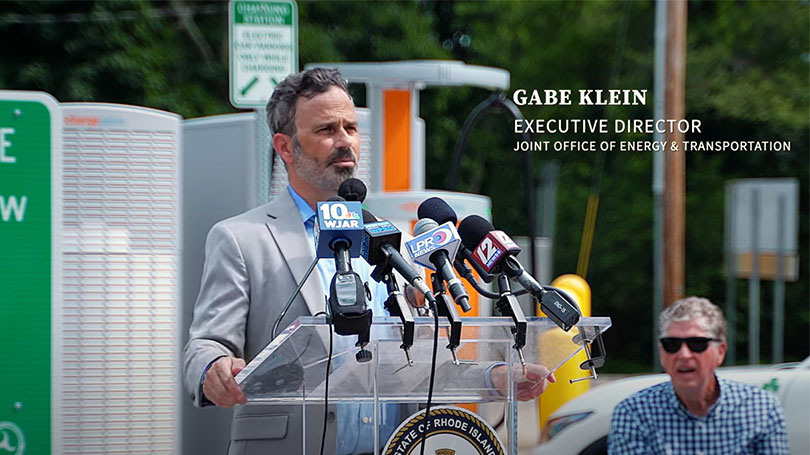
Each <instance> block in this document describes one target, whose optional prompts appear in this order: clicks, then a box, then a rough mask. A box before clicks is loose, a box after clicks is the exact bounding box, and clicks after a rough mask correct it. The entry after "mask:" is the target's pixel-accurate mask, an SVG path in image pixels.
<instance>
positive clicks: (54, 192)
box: [0, 91, 62, 454]
mask: <svg viewBox="0 0 810 455" xmlns="http://www.w3.org/2000/svg"><path fill="white" fill-rule="evenodd" d="M61 136H62V135H61V115H60V111H59V107H58V105H57V103H56V100H54V99H53V98H51V97H50V96H48V95H46V94H44V93H30V92H29V93H26V92H8V91H0V365H3V367H2V373H0V444H2V446H0V449H4V450H5V451H7V452H9V453H11V454H22V453H29V454H36V453H43V454H48V453H51V450H52V445H51V412H52V409H51V400H52V399H53V398H55V396H54V395H55V394H54V393H53V392H52V390H51V384H52V376H53V368H52V365H53V363H52V362H53V360H54V359H53V358H52V357H54V356H53V355H52V345H53V344H54V343H53V341H54V340H53V339H52V336H51V334H52V329H51V327H52V325H51V324H52V319H53V316H52V315H54V314H58V313H57V312H55V311H54V309H55V308H56V307H58V304H56V305H54V303H53V302H57V301H58V300H57V299H58V297H59V296H58V294H59V292H58V291H59V290H58V286H54V285H53V283H54V278H56V277H58V276H59V274H58V273H59V272H58V270H59V269H58V268H59V266H58V264H59V259H60V258H59V246H58V239H57V237H58V233H59V229H58V226H59V223H60V222H61V217H60V215H59V210H60V209H59V207H60V204H59V199H60V197H59V194H60V191H61V180H60V171H59V163H60V161H61V158H60V156H59V153H60V150H61Z"/></svg>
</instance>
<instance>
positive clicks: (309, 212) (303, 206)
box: [287, 185, 315, 223]
mask: <svg viewBox="0 0 810 455" xmlns="http://www.w3.org/2000/svg"><path fill="white" fill-rule="evenodd" d="M287 190H288V191H289V192H290V196H291V197H292V200H293V202H295V207H296V208H297V209H298V213H299V214H300V215H301V222H302V223H306V222H307V220H309V219H310V218H312V217H314V216H315V210H313V209H312V207H310V206H309V204H307V201H305V200H304V198H302V197H301V195H300V194H298V193H297V192H296V191H295V190H294V189H293V187H292V186H290V185H287Z"/></svg>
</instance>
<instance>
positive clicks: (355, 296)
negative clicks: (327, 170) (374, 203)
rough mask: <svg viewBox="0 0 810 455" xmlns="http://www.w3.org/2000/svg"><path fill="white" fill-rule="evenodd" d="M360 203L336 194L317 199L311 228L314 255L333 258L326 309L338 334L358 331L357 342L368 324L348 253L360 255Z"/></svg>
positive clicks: (368, 312) (361, 290)
mask: <svg viewBox="0 0 810 455" xmlns="http://www.w3.org/2000/svg"><path fill="white" fill-rule="evenodd" d="M361 211H362V207H361V206H360V203H359V202H357V201H346V200H345V199H343V198H342V197H340V196H335V197H332V198H329V200H328V201H325V202H318V206H317V214H318V224H317V227H318V229H317V230H316V232H315V243H316V244H317V249H316V251H317V257H318V259H321V258H334V259H335V275H334V276H333V277H332V282H331V283H330V285H329V300H328V302H329V309H330V312H331V314H332V319H333V320H334V323H335V332H337V333H338V334H339V335H360V338H361V342H360V343H361V344H362V341H363V339H367V336H368V330H369V327H370V326H371V316H372V314H371V310H370V309H369V308H368V307H367V306H366V300H365V292H364V291H365V288H364V286H363V280H362V279H361V278H360V275H358V274H357V273H356V272H354V271H353V270H352V264H351V261H350V258H351V257H358V256H360V246H361V243H362V240H363V221H362V217H361Z"/></svg>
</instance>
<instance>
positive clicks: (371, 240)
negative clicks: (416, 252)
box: [360, 209, 432, 299]
mask: <svg viewBox="0 0 810 455" xmlns="http://www.w3.org/2000/svg"><path fill="white" fill-rule="evenodd" d="M363 231H364V234H363V243H362V245H361V246H360V255H361V256H363V259H365V260H366V262H368V263H369V264H371V265H374V266H376V265H379V264H384V263H387V264H388V265H390V266H391V267H393V268H394V270H396V271H397V272H399V274H400V275H402V277H403V278H405V280H406V281H407V282H408V283H409V284H410V285H411V286H413V287H415V288H416V289H418V290H419V292H421V293H422V294H425V296H426V297H427V298H428V299H430V298H432V294H431V292H430V288H428V287H427V285H426V284H425V280H424V279H423V278H422V275H421V274H420V273H418V272H417V271H416V270H415V269H414V268H413V267H412V266H411V264H410V263H409V262H408V261H406V260H405V258H403V257H402V254H400V252H399V244H400V242H401V240H402V233H401V232H399V229H397V228H396V226H394V224H393V223H391V222H390V221H387V220H378V219H377V217H375V216H374V215H373V214H372V213H371V212H369V211H368V210H365V209H364V210H363Z"/></svg>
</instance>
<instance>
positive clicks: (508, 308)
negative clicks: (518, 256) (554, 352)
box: [497, 273, 528, 372]
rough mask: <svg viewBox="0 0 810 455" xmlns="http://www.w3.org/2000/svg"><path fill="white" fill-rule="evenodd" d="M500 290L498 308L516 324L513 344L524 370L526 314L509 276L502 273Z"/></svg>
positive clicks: (499, 284)
mask: <svg viewBox="0 0 810 455" xmlns="http://www.w3.org/2000/svg"><path fill="white" fill-rule="evenodd" d="M498 292H499V293H500V298H499V299H498V303H497V307H498V310H499V311H500V312H501V314H502V315H504V316H511V317H512V321H513V322H514V323H515V326H514V327H513V328H512V334H514V335H515V344H514V345H513V346H512V347H513V348H515V350H516V351H517V353H518V357H519V358H520V364H521V366H523V370H524V372H525V370H526V359H525V357H523V347H524V346H526V328H527V325H528V323H527V322H526V316H524V315H523V310H521V309H520V304H518V301H517V297H515V295H514V294H512V288H511V286H510V285H509V277H507V276H506V274H504V273H501V274H500V275H498Z"/></svg>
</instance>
